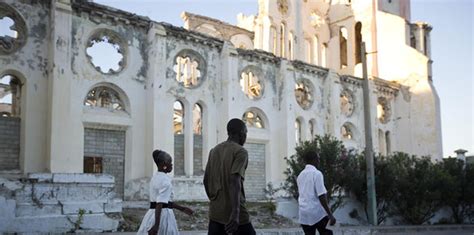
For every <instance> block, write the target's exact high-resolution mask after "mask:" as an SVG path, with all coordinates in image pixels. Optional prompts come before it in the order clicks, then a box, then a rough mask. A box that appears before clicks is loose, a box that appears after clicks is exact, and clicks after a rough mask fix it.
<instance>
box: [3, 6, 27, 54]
mask: <svg viewBox="0 0 474 235" xmlns="http://www.w3.org/2000/svg"><path fill="white" fill-rule="evenodd" d="M25 42H26V24H25V21H24V20H23V18H22V17H21V16H20V14H18V12H17V11H15V9H13V8H12V7H10V6H9V5H7V4H5V3H0V54H10V53H12V52H14V51H16V50H18V49H19V48H21V47H22V46H23V45H24V44H25Z"/></svg>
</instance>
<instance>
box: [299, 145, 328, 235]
mask: <svg viewBox="0 0 474 235" xmlns="http://www.w3.org/2000/svg"><path fill="white" fill-rule="evenodd" d="M302 158H303V160H304V161H305V163H306V167H305V168H304V170H303V171H302V172H301V173H300V174H299V175H298V178H297V180H296V181H297V183H298V192H299V197H298V204H299V222H300V224H301V226H302V227H303V231H304V233H305V235H315V234H316V230H318V232H319V234H321V235H326V234H327V235H332V234H333V233H332V231H331V230H329V229H327V228H326V226H327V224H328V222H329V224H330V225H334V224H335V223H336V219H335V218H334V216H333V215H332V212H331V210H330V209H329V206H328V201H327V198H326V193H327V191H326V187H325V186H324V178H323V174H322V173H321V171H319V170H318V169H317V168H316V167H317V166H318V165H319V155H318V153H317V152H316V151H314V150H309V151H307V152H305V153H304V154H303V156H302Z"/></svg>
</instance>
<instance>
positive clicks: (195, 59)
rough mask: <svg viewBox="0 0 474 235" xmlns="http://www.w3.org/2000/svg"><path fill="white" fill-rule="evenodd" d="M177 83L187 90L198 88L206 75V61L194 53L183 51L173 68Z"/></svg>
mask: <svg viewBox="0 0 474 235" xmlns="http://www.w3.org/2000/svg"><path fill="white" fill-rule="evenodd" d="M173 69H174V72H175V73H176V81H178V83H179V84H181V85H182V86H184V87H186V88H193V87H197V86H198V85H199V84H201V82H202V80H203V78H204V75H205V73H206V65H205V61H204V59H202V57H201V56H200V55H199V54H198V53H197V52H194V51H191V50H183V51H181V52H180V53H178V55H177V56H176V58H175V65H174V67H173Z"/></svg>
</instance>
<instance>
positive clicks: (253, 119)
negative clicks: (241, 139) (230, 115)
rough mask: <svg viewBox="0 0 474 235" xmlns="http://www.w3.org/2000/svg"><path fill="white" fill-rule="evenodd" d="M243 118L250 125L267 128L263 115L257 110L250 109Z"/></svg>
mask: <svg viewBox="0 0 474 235" xmlns="http://www.w3.org/2000/svg"><path fill="white" fill-rule="evenodd" d="M242 120H243V121H244V122H245V124H247V126H248V127H254V128H258V129H263V128H265V124H264V123H263V120H262V117H261V116H260V115H259V114H258V113H257V112H255V111H253V110H249V111H247V112H245V113H244V115H243V116H242Z"/></svg>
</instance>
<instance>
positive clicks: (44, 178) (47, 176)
mask: <svg viewBox="0 0 474 235" xmlns="http://www.w3.org/2000/svg"><path fill="white" fill-rule="evenodd" d="M28 179H36V180H38V182H52V181H53V174H51V173H29V174H28Z"/></svg>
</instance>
